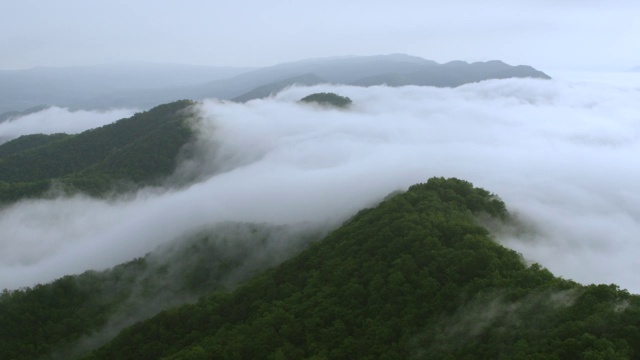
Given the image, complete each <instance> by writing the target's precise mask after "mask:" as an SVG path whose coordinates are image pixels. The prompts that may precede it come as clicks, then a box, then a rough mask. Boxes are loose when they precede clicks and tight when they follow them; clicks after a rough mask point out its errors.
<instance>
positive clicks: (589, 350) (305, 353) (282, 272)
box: [87, 178, 640, 359]
mask: <svg viewBox="0 0 640 360" xmlns="http://www.w3.org/2000/svg"><path fill="white" fill-rule="evenodd" d="M480 213H488V214H490V215H492V216H495V217H498V218H507V216H508V215H507V214H506V211H505V207H504V204H503V203H502V202H501V201H500V200H498V199H497V198H495V197H494V196H492V195H491V194H490V193H488V192H487V191H484V190H482V189H476V188H473V186H472V185H471V184H470V183H468V182H465V181H461V180H457V179H449V180H445V179H441V178H434V179H431V180H429V181H428V182H427V183H425V184H419V185H415V186H412V187H411V188H410V189H409V190H408V191H407V192H406V193H404V194H400V195H397V196H394V197H391V198H390V199H387V200H385V201H384V202H383V203H381V204H380V205H379V206H378V207H376V208H374V209H368V210H363V211H361V212H360V213H358V214H357V215H356V216H354V217H353V218H352V219H351V220H350V221H348V222H347V223H346V224H345V225H344V226H342V227H341V228H339V229H337V230H335V231H334V232H332V233H331V234H330V235H329V236H328V237H326V238H325V239H324V240H323V241H322V242H320V243H317V244H314V245H312V246H311V247H310V248H309V249H307V250H306V251H304V252H302V253H301V254H300V255H298V256H296V257H294V258H292V259H291V260H289V261H287V262H285V263H283V264H282V265H280V266H278V267H277V268H275V269H272V270H271V271H268V272H265V273H263V274H261V275H260V276H258V277H256V278H254V279H253V280H251V281H250V282H248V283H246V284H245V285H243V286H241V287H240V288H238V289H237V290H236V291H234V292H232V293H217V294H214V295H211V296H209V297H208V298H204V299H202V300H201V301H199V302H198V303H197V304H193V305H187V306H183V307H179V308H175V309H172V310H168V311H164V312H162V313H160V314H158V315H157V316H155V317H154V318H152V319H150V320H147V321H145V322H141V323H137V324H135V325H133V326H132V327H129V328H127V329H125V330H124V331H123V332H122V333H121V334H120V335H119V336H117V337H116V338H115V339H114V340H113V341H111V342H110V343H109V344H108V345H107V346H105V347H103V348H100V349H98V350H97V351H95V352H93V353H92V354H90V356H88V357H87V358H88V359H160V358H163V359H408V358H424V359H628V358H639V357H640V329H639V326H640V298H639V297H638V296H632V295H630V294H628V293H627V292H625V291H622V290H620V289H618V288H617V287H616V286H614V285H609V286H606V285H591V286H586V287H585V286H581V285H578V284H576V283H574V282H571V281H566V280H563V279H560V278H556V277H554V276H553V275H552V274H551V273H550V272H549V271H547V270H545V269H543V268H541V267H540V266H539V265H537V264H534V265H532V266H529V267H528V266H526V265H525V264H524V263H523V262H522V259H521V257H520V256H519V254H517V253H515V252H514V251H512V250H509V249H506V248H504V247H502V246H501V245H499V244H497V243H496V242H494V241H493V240H492V239H491V237H490V236H489V234H488V231H487V230H486V229H485V228H484V227H482V226H480V225H479V224H478V223H477V221H476V217H475V216H474V214H480Z"/></svg>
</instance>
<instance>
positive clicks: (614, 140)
mask: <svg viewBox="0 0 640 360" xmlns="http://www.w3.org/2000/svg"><path fill="white" fill-rule="evenodd" d="M319 91H333V92H336V93H339V94H341V95H345V96H349V97H350V98H351V99H352V100H353V101H354V105H353V107H352V108H351V109H350V110H346V111H342V110H326V109H325V110H323V109H318V108H315V107H313V106H307V105H301V104H297V103H296V101H297V100H298V99H300V98H302V97H303V96H305V95H308V94H309V93H312V92H319ZM639 93H640V91H639V90H638V89H636V88H634V87H633V86H621V85H619V84H617V85H615V86H614V85H607V84H604V83H587V82H572V81H569V80H562V81H558V80H552V81H543V80H534V79H509V80H495V81H486V82H482V83H476V84H469V85H465V86H462V87H459V88H455V89H439V88H430V87H404V88H386V87H371V88H357V87H346V86H340V87H335V86H329V85H326V86H316V87H313V88H291V89H288V90H286V91H284V92H282V93H280V94H278V95H277V96H276V97H274V98H271V99H264V100H254V101H251V102H249V103H246V104H235V103H227V102H219V101H206V102H205V103H204V104H203V105H202V106H201V118H202V119H201V121H200V122H199V123H200V125H199V129H200V130H201V132H200V139H201V141H200V142H199V145H200V146H201V147H202V148H203V149H204V150H205V151H204V153H206V156H202V157H200V161H201V163H198V164H197V165H198V166H193V164H191V166H184V167H182V168H181V171H191V172H196V171H200V172H201V173H200V174H199V175H201V176H202V179H203V180H202V181H200V182H198V183H197V184H194V185H192V186H190V187H188V188H185V189H181V190H173V191H166V192H158V191H155V192H154V191H150V190H142V191H140V192H139V193H138V194H137V195H136V196H135V197H134V198H129V199H121V200H115V201H113V200H112V201H102V200H94V199H88V198H82V197H75V198H71V199H64V198H63V199H55V200H40V201H29V202H22V203H20V204H16V205H14V206H11V207H8V208H6V209H4V210H2V212H1V213H0V214H1V216H0V233H2V234H11V236H2V237H1V239H0V248H2V249H3V251H2V256H0V269H2V270H1V271H0V288H2V287H7V286H8V287H15V286H21V285H29V284H32V283H34V282H36V281H46V280H51V279H53V278H54V277H57V276H60V275H63V274H65V273H72V272H79V271H82V270H84V269H87V268H90V267H105V266H109V265H113V264H115V263H117V262H120V261H125V260H127V259H129V258H132V257H134V256H140V255H142V254H144V252H146V251H148V250H150V249H152V248H153V247H154V246H156V245H157V244H160V243H163V242H166V241H168V240H171V239H173V238H175V237H178V236H180V235H181V234H184V233H189V232H191V231H193V230H194V229H197V228H200V227H201V226H204V225H206V224H209V223H214V222H219V221H227V220H237V221H255V222H272V223H294V222H303V221H321V222H328V223H335V222H336V221H340V220H342V219H345V218H346V217H348V216H350V215H351V214H353V213H354V212H355V211H357V210H358V209H360V208H362V207H365V206H369V205H371V204H373V203H375V202H376V201H378V200H379V199H381V198H382V197H384V196H385V195H387V194H388V193H389V192H391V191H394V190H397V189H403V188H406V187H408V186H410V185H411V184H414V183H417V182H423V181H426V180H427V179H428V178H429V177H432V176H445V177H451V176H454V177H458V178H461V179H465V180H469V181H471V182H473V183H474V184H475V185H476V186H481V187H484V188H485V189H487V190H489V191H491V192H494V193H497V194H498V195H500V196H501V197H502V198H503V199H504V200H505V202H506V203H507V206H508V207H509V209H510V210H511V211H513V212H514V213H517V214H518V216H520V217H521V218H523V219H525V220H526V221H527V222H529V223H531V224H532V225H533V226H534V227H535V228H536V229H537V233H536V234H535V235H531V236H528V237H522V238H513V237H508V238H503V239H501V241H503V242H504V243H506V244H507V245H509V246H511V247H513V248H514V249H516V250H517V251H520V252H522V253H523V254H524V256H525V258H526V259H528V260H531V261H537V262H540V263H541V264H543V265H544V266H547V267H548V268H549V269H550V270H551V271H553V272H554V273H556V274H558V275H561V276H563V277H566V278H572V279H575V280H577V281H581V282H606V283H612V282H614V283H618V284H620V285H621V286H623V287H625V288H629V289H630V290H632V291H634V292H639V291H640V275H639V274H637V271H635V269H636V268H637V267H636V266H635V265H638V264H637V262H638V261H637V260H636V258H637V256H636V254H637V253H639V252H640V241H638V240H637V234H638V233H640V231H639V230H640V207H639V206H638V204H640V195H639V194H640V169H639V168H637V167H635V166H633V164H635V162H636V156H637V154H638V150H640V149H639V142H638V134H639V131H640V106H639V105H638V102H637V99H638V95H639ZM213 169H223V170H224V171H223V172H213ZM212 174H214V175H212ZM192 175H193V174H192ZM54 215H55V216H56V218H52V217H51V216H54ZM65 219H66V220H65ZM25 244H29V245H25Z"/></svg>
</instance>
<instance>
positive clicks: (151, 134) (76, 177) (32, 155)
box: [0, 100, 193, 202]
mask: <svg viewBox="0 0 640 360" xmlns="http://www.w3.org/2000/svg"><path fill="white" fill-rule="evenodd" d="M191 105H193V102H191V101H188V100H182V101H176V102H173V103H170V104H165V105H161V106H158V107H155V108H153V109H151V110H149V111H146V112H143V113H138V114H136V115H134V116H132V117H130V118H127V119H122V120H119V121H117V122H115V123H113V124H109V125H105V126H102V127H99V128H96V129H91V130H87V131H85V132H83V133H80V134H77V135H66V134H54V135H42V134H35V135H26V136H22V137H19V138H17V139H14V140H12V141H9V142H7V143H4V144H2V145H0V202H7V201H15V200H17V199H20V198H23V197H34V196H39V195H41V194H42V193H43V192H45V191H46V190H47V189H48V188H49V187H50V186H51V184H52V183H54V182H57V183H60V184H63V185H66V187H67V189H69V190H73V189H77V190H80V191H84V192H87V193H90V194H94V195H97V194H101V193H104V192H105V191H108V190H111V189H112V188H113V187H114V186H116V185H122V184H150V183H153V182H154V181H157V180H158V179H160V178H162V177H164V176H167V175H169V174H170V173H171V172H172V171H173V170H174V168H175V165H176V160H177V159H176V157H177V155H178V152H179V150H180V149H181V148H182V146H183V145H184V144H185V143H187V142H188V141H189V139H190V138H191V135H192V131H191V129H190V128H189V126H188V125H187V123H186V119H187V118H188V117H189V116H190V115H191V114H190V112H189V108H190V106H191Z"/></svg>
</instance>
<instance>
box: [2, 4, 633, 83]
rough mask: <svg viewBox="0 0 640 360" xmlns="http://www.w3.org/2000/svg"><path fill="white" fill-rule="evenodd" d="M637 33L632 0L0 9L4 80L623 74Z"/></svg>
mask: <svg viewBox="0 0 640 360" xmlns="http://www.w3.org/2000/svg"><path fill="white" fill-rule="evenodd" d="M639 24H640V1H636V0H629V1H623V0H613V1H606V2H605V1H590V0H587V1H574V0H566V1H551V0H535V1H534V0H531V1H528V0H522V1H506V0H505V1H497V0H490V1H476V0H453V1H446V2H445V1H418V0H416V1H411V0H395V1H393V2H392V1H382V0H369V1H348V0H340V1H338V0H321V1H318V0H314V1H307V0H296V1H292V0H291V1H286V0H271V1H262V0H239V1H210V0H207V1H205V0H181V1H168V0H153V1H151V0H127V1H124V0H92V1H86V0H57V1H50V0H2V2H1V3H0V48H1V49H2V51H1V52H0V69H14V68H28V67H33V66H67V65H88V64H102V63H112V62H130V61H152V62H171V63H187V64H203V65H239V66H247V65H249V66H263V65H272V64H275V63H279V62H284V61H293V60H298V59H304V58H312V57H326V56H337V55H374V54H388V53H408V54H412V55H417V56H421V57H424V58H427V59H433V60H436V61H438V62H445V61H450V60H457V59H460V60H466V61H485V60H491V59H500V60H503V61H505V62H507V63H510V64H514V65H516V64H529V65H533V66H535V67H538V68H541V69H543V70H544V69H548V68H577V69H626V68H629V67H632V66H636V65H640V41H639V40H638V39H640V25H639Z"/></svg>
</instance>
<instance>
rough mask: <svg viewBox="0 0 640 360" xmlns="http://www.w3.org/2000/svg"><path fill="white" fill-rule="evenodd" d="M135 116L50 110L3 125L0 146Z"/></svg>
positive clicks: (118, 112)
mask: <svg viewBox="0 0 640 360" xmlns="http://www.w3.org/2000/svg"><path fill="white" fill-rule="evenodd" d="M131 115H133V111H132V110H128V109H114V110H109V111H87V110H77V111H71V110H69V109H67V108H60V107H55V106H54V107H50V108H47V109H44V110H41V111H38V112H35V113H31V114H28V115H25V116H21V117H17V118H12V119H9V120H7V121H4V122H0V143H3V142H6V141H9V140H11V139H13V138H17V137H19V136H22V135H29V134H55V133H67V134H75V133H79V132H82V131H85V130H88V129H92V128H96V127H99V126H102V125H106V124H110V123H112V122H114V121H116V120H119V119H123V118H127V117H129V116H131Z"/></svg>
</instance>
